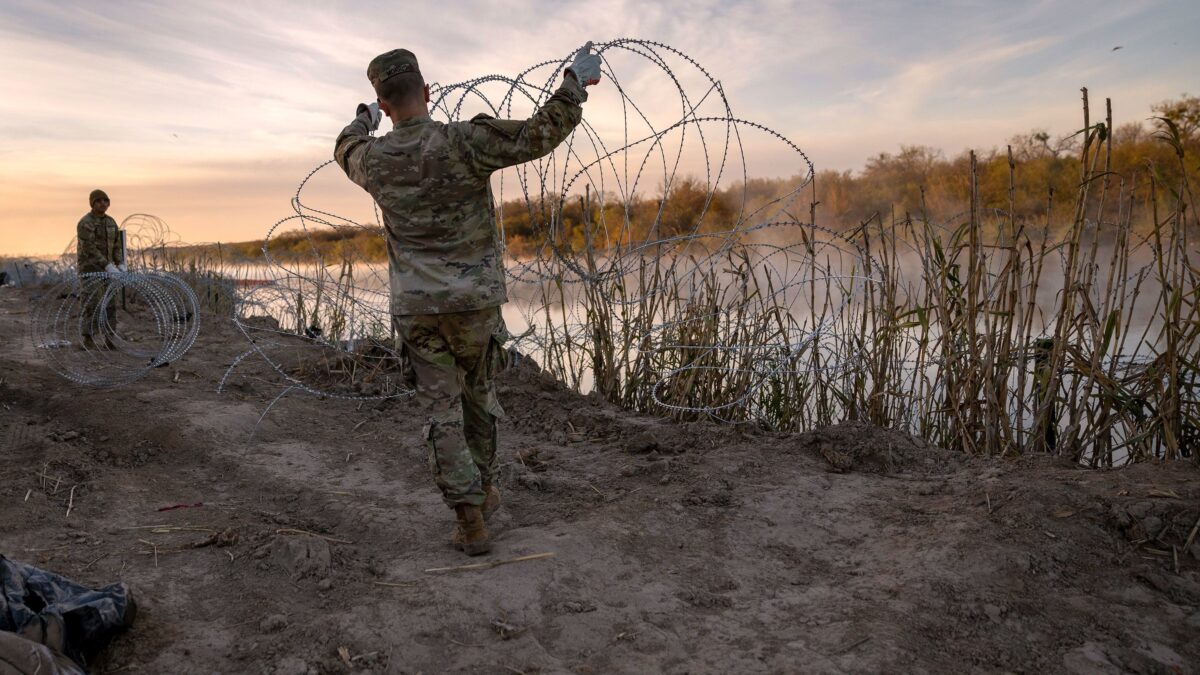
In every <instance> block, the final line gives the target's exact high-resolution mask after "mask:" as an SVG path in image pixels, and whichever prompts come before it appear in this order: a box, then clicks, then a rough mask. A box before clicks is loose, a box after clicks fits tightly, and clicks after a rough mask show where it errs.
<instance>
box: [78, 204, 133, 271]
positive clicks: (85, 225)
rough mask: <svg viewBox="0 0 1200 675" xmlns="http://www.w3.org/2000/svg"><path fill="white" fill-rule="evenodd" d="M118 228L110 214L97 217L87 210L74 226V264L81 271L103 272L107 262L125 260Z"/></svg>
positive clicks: (116, 262) (121, 261)
mask: <svg viewBox="0 0 1200 675" xmlns="http://www.w3.org/2000/svg"><path fill="white" fill-rule="evenodd" d="M119 232H120V229H119V228H117V221H115V220H113V219H112V216H109V215H104V216H99V217H97V216H96V215H94V214H93V213H92V212H91V211H88V212H87V213H86V214H85V215H84V216H83V217H82V218H80V219H79V224H78V225H76V226H75V255H76V260H77V263H76V266H77V267H78V269H79V272H81V273H87V272H103V271H104V266H105V265H107V264H108V263H112V264H114V265H120V264H121V263H123V262H125V257H124V251H122V250H121V240H120V235H119Z"/></svg>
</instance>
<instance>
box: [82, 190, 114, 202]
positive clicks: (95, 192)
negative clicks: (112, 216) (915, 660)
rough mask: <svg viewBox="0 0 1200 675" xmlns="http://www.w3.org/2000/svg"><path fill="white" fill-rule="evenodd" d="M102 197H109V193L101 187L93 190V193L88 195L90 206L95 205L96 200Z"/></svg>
mask: <svg viewBox="0 0 1200 675" xmlns="http://www.w3.org/2000/svg"><path fill="white" fill-rule="evenodd" d="M101 199H108V193H106V192H105V191H104V190H99V189H96V190H92V192H91V194H89V195H88V206H95V205H96V202H97V201H99V200H101ZM109 201H110V202H111V201H112V200H111V199H109Z"/></svg>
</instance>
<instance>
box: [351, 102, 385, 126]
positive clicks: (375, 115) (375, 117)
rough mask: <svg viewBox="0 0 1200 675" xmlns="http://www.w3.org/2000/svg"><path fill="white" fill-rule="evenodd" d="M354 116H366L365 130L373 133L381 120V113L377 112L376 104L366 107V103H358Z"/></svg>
mask: <svg viewBox="0 0 1200 675" xmlns="http://www.w3.org/2000/svg"><path fill="white" fill-rule="evenodd" d="M354 114H355V116H356V117H362V116H363V115H366V116H367V129H370V130H371V131H375V130H376V129H378V128H379V121H380V120H382V119H383V113H382V112H380V111H379V103H378V102H376V103H372V104H370V105H367V104H366V103H359V104H358V111H357V112H355V113H354Z"/></svg>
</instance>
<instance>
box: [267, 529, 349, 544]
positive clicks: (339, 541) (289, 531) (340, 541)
mask: <svg viewBox="0 0 1200 675" xmlns="http://www.w3.org/2000/svg"><path fill="white" fill-rule="evenodd" d="M275 534H306V535H308V536H310V537H316V538H318V539H324V540H325V541H331V542H333V543H335V544H353V543H354V542H352V541H349V540H346V539H335V538H334V537H327V536H325V535H323V534H317V533H316V532H309V531H308V530H296V529H292V528H290V527H285V528H283V529H282V530H275Z"/></svg>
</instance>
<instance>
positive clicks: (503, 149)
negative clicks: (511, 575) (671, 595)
mask: <svg viewBox="0 0 1200 675" xmlns="http://www.w3.org/2000/svg"><path fill="white" fill-rule="evenodd" d="M367 78H368V79H369V80H370V81H371V84H372V86H373V87H374V88H375V93H376V94H377V95H378V97H379V98H378V101H377V102H376V103H372V104H371V105H369V106H368V105H360V106H359V111H358V117H357V118H355V120H354V121H353V122H351V123H350V125H349V126H347V127H346V128H345V129H343V130H342V132H341V134H339V135H338V138H337V144H336V148H335V150H334V158H335V159H336V160H337V163H338V165H339V166H341V167H342V170H343V171H345V172H346V175H347V176H349V178H350V180H352V181H354V183H356V184H357V185H359V186H360V187H362V188H363V189H364V190H366V191H367V192H369V193H370V194H371V196H372V197H373V198H374V199H375V202H376V203H377V204H378V205H379V208H380V210H381V211H382V213H383V224H384V228H385V229H386V231H387V239H388V258H389V260H388V262H389V268H390V270H391V313H392V317H393V323H394V325H395V327H396V329H397V331H396V332H397V335H398V336H399V338H400V341H401V344H402V346H403V349H404V351H405V353H406V354H407V355H408V357H409V359H410V360H411V361H412V365H413V370H414V371H415V373H416V384H417V400H418V402H419V403H420V404H421V405H422V406H423V407H424V408H425V409H426V410H427V411H428V413H429V418H428V423H427V424H426V425H425V428H424V437H425V440H426V442H427V444H428V446H429V450H430V466H431V468H432V469H433V475H434V480H435V481H436V483H437V485H438V487H439V488H440V489H441V491H442V496H443V498H444V499H445V501H446V504H447V505H449V506H450V507H451V508H453V509H454V511H455V515H456V519H457V527H456V529H455V532H454V537H453V541H454V543H455V545H457V546H458V547H459V548H461V549H462V550H463V551H464V552H466V553H467V554H468V555H477V554H480V553H486V552H487V551H489V550H490V542H489V538H488V533H487V529H486V527H485V524H484V520H485V518H486V517H487V516H488V515H490V514H491V512H492V511H494V510H495V509H496V507H498V506H499V504H500V493H499V490H498V489H497V488H496V480H497V478H498V476H497V464H496V419H497V418H498V417H502V416H503V415H504V410H503V409H502V408H501V407H500V403H499V402H498V401H497V400H496V387H495V383H494V381H493V378H494V376H495V374H496V372H497V370H498V367H499V362H500V360H501V358H502V356H503V354H504V351H503V342H504V340H505V339H506V338H507V332H506V331H505V329H504V321H503V319H502V318H501V315H500V305H502V304H503V303H504V302H506V301H507V300H508V292H507V289H506V288H505V279H504V262H503V260H502V259H501V251H502V248H503V246H502V242H500V241H499V232H498V230H497V227H496V220H495V207H494V204H493V201H492V192H491V183H490V180H489V178H490V176H491V174H492V173H493V172H494V171H497V170H499V169H503V168H505V167H508V166H513V165H515V164H520V163H522V162H527V161H529V160H532V159H537V158H538V157H542V156H544V155H547V154H549V153H550V152H551V151H553V150H554V148H555V147H556V146H557V145H558V144H559V143H561V142H562V141H563V140H564V139H565V138H566V137H567V136H568V135H569V134H570V133H571V131H572V130H573V129H574V128H575V125H577V124H579V120H580V118H581V117H582V115H583V111H582V109H581V108H580V104H581V103H583V102H584V101H586V100H587V92H586V91H585V89H584V87H585V86H587V85H591V84H595V83H596V82H598V81H599V79H600V58H599V57H598V56H596V55H595V54H592V53H591V43H590V42H589V43H588V44H587V45H586V46H585V47H584V48H583V49H581V50H580V51H579V53H578V54H576V56H575V60H574V62H573V63H572V64H571V66H570V67H569V68H568V69H567V70H566V73H565V74H564V77H563V83H562V86H560V87H559V88H558V90H557V91H556V92H555V93H554V95H553V96H551V97H550V99H549V100H548V101H546V103H545V104H544V105H543V106H542V107H541V108H540V109H539V110H538V111H537V112H535V113H534V114H533V116H532V117H530V118H529V119H526V120H501V119H495V118H492V117H489V116H487V115H477V116H476V117H474V118H473V119H472V120H471V121H469V122H454V123H450V124H443V123H441V122H435V121H433V120H432V119H430V117H429V106H428V103H429V87H427V86H426V85H425V83H424V79H423V78H422V76H421V73H420V70H419V68H418V65H417V59H416V57H415V56H414V55H413V54H412V52H410V51H408V50H404V49H396V50H393V51H390V52H387V53H385V54H381V55H379V56H377V57H375V58H374V59H373V60H372V61H371V63H370V65H368V66H367ZM382 114H386V115H388V117H389V118H390V119H391V120H392V124H393V129H392V131H391V132H390V133H388V134H386V135H384V136H381V137H379V138H374V137H372V136H371V133H372V132H373V131H374V130H375V129H376V128H377V127H378V125H379V120H380V119H381V117H382Z"/></svg>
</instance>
